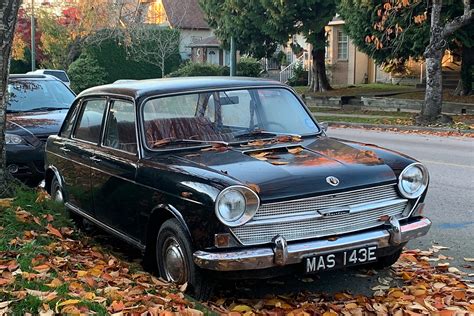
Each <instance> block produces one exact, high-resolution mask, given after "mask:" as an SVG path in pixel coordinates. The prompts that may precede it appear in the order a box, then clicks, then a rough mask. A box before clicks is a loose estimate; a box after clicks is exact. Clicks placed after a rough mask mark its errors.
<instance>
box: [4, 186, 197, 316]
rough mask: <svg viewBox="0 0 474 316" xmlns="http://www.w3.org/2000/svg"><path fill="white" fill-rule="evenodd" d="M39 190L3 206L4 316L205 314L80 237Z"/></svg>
mask: <svg viewBox="0 0 474 316" xmlns="http://www.w3.org/2000/svg"><path fill="white" fill-rule="evenodd" d="M48 198H49V197H48V196H47V194H45V193H44V192H42V191H39V192H38V193H35V192H34V191H32V190H30V189H24V188H20V189H18V190H17V194H16V197H15V198H14V199H2V200H0V286H1V287H0V315H4V314H13V315H24V314H25V313H31V314H40V315H54V314H58V313H60V314H99V315H107V314H118V315H120V314H135V315H159V314H163V313H165V312H166V313H165V314H166V315H173V314H174V313H176V314H183V315H201V314H202V312H200V311H198V310H196V309H194V308H195V306H194V304H193V303H191V302H190V301H189V300H187V299H186V298H185V296H184V295H183V293H182V292H181V291H180V289H177V288H174V287H172V286H171V285H169V284H166V283H165V282H163V281H162V280H159V279H157V278H155V277H154V276H152V275H151V274H149V273H146V272H143V271H142V270H141V267H140V266H138V265H136V264H131V263H129V262H126V261H124V260H121V259H120V258H118V257H117V256H115V255H113V254H112V253H111V252H110V251H107V250H104V249H103V248H102V247H100V246H98V245H97V244H96V243H95V242H94V240H92V239H91V238H89V237H87V236H85V235H83V234H81V233H78V232H75V231H74V229H73V228H72V225H71V222H70V221H69V220H68V219H67V218H66V216H65V215H64V210H63V209H62V207H61V206H59V205H57V204H56V203H54V202H52V201H49V199H48Z"/></svg>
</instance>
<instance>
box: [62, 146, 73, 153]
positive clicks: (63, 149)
mask: <svg viewBox="0 0 474 316" xmlns="http://www.w3.org/2000/svg"><path fill="white" fill-rule="evenodd" d="M59 150H61V151H63V152H65V153H67V152H70V151H71V150H70V149H67V148H66V147H59Z"/></svg>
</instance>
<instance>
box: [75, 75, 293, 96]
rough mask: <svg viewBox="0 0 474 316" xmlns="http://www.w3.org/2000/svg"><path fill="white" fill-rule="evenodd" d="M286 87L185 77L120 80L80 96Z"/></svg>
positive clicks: (257, 80)
mask: <svg viewBox="0 0 474 316" xmlns="http://www.w3.org/2000/svg"><path fill="white" fill-rule="evenodd" d="M275 86H279V87H286V85H283V84H282V83H280V82H278V81H273V80H268V79H261V78H246V77H185V78H165V79H147V80H137V81H128V82H118V83H112V84H108V85H103V86H97V87H93V88H90V89H87V90H85V91H83V92H82V93H80V94H79V96H78V97H84V96H92V95H104V94H105V95H107V94H109V95H123V96H128V97H132V98H134V99H142V98H147V97H150V96H159V95H163V94H174V93H181V92H189V91H199V90H219V89H230V88H231V89H235V88H250V87H275Z"/></svg>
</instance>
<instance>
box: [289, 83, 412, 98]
mask: <svg viewBox="0 0 474 316" xmlns="http://www.w3.org/2000/svg"><path fill="white" fill-rule="evenodd" d="M293 89H295V91H296V92H298V93H299V94H304V95H306V96H315V97H325V96H326V97H338V96H339V97H340V96H360V95H371V94H378V93H385V92H386V93H391V92H395V93H397V92H403V91H410V90H415V89H416V88H415V87H414V86H403V85H393V84H383V83H370V84H359V85H351V86H334V90H330V91H326V92H313V91H311V90H310V89H309V87H307V86H296V87H293Z"/></svg>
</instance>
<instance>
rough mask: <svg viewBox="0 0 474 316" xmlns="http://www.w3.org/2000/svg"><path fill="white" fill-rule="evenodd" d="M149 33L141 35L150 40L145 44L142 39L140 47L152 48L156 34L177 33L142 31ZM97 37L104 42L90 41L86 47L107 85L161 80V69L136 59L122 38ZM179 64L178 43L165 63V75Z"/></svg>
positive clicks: (119, 36)
mask: <svg viewBox="0 0 474 316" xmlns="http://www.w3.org/2000/svg"><path fill="white" fill-rule="evenodd" d="M143 32H149V35H148V36H145V35H143V34H141V36H142V37H143V38H150V40H149V41H148V42H147V41H146V40H144V39H143V38H142V39H141V41H140V45H145V46H146V45H148V46H150V47H153V40H152V38H153V36H156V35H157V34H156V32H177V31H176V30H169V29H153V28H150V29H149V30H144V31H143ZM97 36H99V37H100V36H102V37H105V38H106V39H104V40H99V41H95V40H92V41H91V42H90V44H89V45H88V46H87V47H86V51H87V53H88V54H90V55H91V56H93V57H94V58H95V59H96V60H97V62H98V63H99V65H100V66H101V67H103V68H104V69H105V71H106V73H107V76H106V77H105V80H106V81H107V82H108V83H111V82H114V81H116V80H119V79H152V78H161V69H160V68H159V67H158V66H157V65H154V64H151V63H147V62H143V58H138V57H137V56H136V55H135V54H134V53H132V52H131V51H128V50H127V48H126V47H125V45H124V44H123V43H124V42H125V40H124V37H123V36H122V35H120V34H119V35H116V36H113V37H108V38H107V36H106V35H105V36H104V35H100V34H98V35H97ZM143 51H148V52H152V51H153V48H144V49H143ZM180 64H181V56H180V54H179V43H178V42H177V43H176V49H175V52H174V53H173V54H172V55H171V56H170V57H168V58H167V59H166V61H165V73H170V72H172V71H174V70H176V69H178V67H179V65H180Z"/></svg>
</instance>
